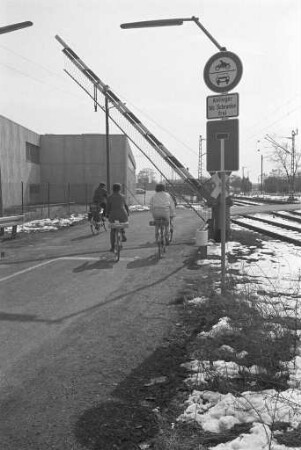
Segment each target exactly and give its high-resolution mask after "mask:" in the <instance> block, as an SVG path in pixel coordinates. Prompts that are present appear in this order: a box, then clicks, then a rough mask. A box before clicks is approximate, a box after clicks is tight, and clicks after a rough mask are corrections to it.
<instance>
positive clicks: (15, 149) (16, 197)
mask: <svg viewBox="0 0 301 450" xmlns="http://www.w3.org/2000/svg"><path fill="white" fill-rule="evenodd" d="M26 143H29V144H30V145H31V146H32V148H33V149H34V150H36V153H37V154H38V153H39V146H40V136H39V135H38V134H37V133H35V132H33V131H31V130H29V129H27V128H25V127H22V126H21V125H18V124H17V123H15V122H13V121H12V120H10V119H7V118H6V117H3V116H0V171H1V173H0V209H2V208H3V210H5V209H7V208H9V207H11V206H15V205H20V204H21V201H22V184H23V188H24V199H26V198H27V199H28V198H29V195H30V193H29V186H30V185H32V184H33V185H35V184H38V183H40V164H39V163H38V162H33V161H32V160H30V159H27V156H28V152H27V151H26ZM21 183H22V184H21ZM1 193H2V195H1ZM1 206H2V208H1Z"/></svg>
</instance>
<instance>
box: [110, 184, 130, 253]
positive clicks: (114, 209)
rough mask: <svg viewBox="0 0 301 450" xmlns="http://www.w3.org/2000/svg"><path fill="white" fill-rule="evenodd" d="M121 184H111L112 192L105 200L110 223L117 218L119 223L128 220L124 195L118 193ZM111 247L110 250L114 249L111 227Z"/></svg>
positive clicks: (123, 238)
mask: <svg viewBox="0 0 301 450" xmlns="http://www.w3.org/2000/svg"><path fill="white" fill-rule="evenodd" d="M120 191H121V184H119V183H115V184H113V193H112V194H111V195H109V197H108V202H107V217H108V219H109V222H110V223H114V222H115V220H118V221H119V222H120V223H123V222H128V220H129V208H128V205H127V203H126V200H125V196H124V195H123V194H121V193H120ZM120 231H121V234H122V241H123V242H125V241H126V240H127V239H126V236H125V231H124V228H122V229H121V230H120ZM110 242H111V248H110V251H111V252H113V251H114V229H112V228H111V233H110Z"/></svg>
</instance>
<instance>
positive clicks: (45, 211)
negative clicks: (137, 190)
mask: <svg viewBox="0 0 301 450" xmlns="http://www.w3.org/2000/svg"><path fill="white" fill-rule="evenodd" d="M95 188H96V186H95V184H88V183H81V184H76V183H64V184H54V183H40V184H27V183H24V182H23V181H21V182H18V183H5V184H3V185H2V197H3V208H2V209H3V211H2V215H3V216H8V215H13V214H25V215H26V218H30V219H31V218H39V217H52V216H55V215H57V214H58V213H60V214H64V213H65V214H70V213H73V212H87V210H88V206H89V204H90V203H91V202H92V198H93V193H94V190H95ZM126 191H127V190H126ZM125 194H126V196H127V200H128V203H129V204H132V203H133V202H135V199H134V198H133V196H132V195H131V193H130V192H129V191H127V192H125Z"/></svg>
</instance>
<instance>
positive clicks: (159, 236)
mask: <svg viewBox="0 0 301 450" xmlns="http://www.w3.org/2000/svg"><path fill="white" fill-rule="evenodd" d="M149 224H150V225H155V238H156V243H157V247H158V258H159V259H160V258H162V257H163V254H164V253H166V245H169V243H170V242H171V241H172V238H173V226H172V222H171V220H168V219H165V218H163V217H161V218H159V219H155V220H151V221H150V222H149Z"/></svg>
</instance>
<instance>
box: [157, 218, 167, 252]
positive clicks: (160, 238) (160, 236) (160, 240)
mask: <svg viewBox="0 0 301 450" xmlns="http://www.w3.org/2000/svg"><path fill="white" fill-rule="evenodd" d="M157 246H158V258H159V259H160V258H162V256H163V253H164V252H165V240H164V229H163V226H162V225H160V227H159V230H158V237H157Z"/></svg>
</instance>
